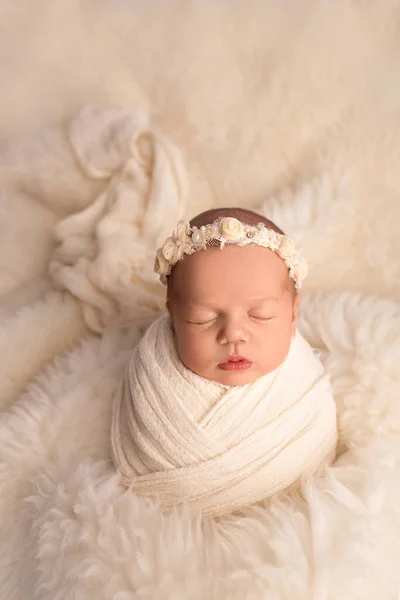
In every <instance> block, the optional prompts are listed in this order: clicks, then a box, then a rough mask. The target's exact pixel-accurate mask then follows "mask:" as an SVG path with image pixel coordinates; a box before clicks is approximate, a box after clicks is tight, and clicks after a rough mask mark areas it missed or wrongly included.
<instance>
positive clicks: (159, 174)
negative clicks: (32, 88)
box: [49, 107, 187, 333]
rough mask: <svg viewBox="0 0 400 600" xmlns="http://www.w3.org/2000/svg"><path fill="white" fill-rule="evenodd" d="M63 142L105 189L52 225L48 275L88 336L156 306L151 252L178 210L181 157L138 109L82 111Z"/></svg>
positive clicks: (183, 191) (182, 205)
mask: <svg viewBox="0 0 400 600" xmlns="http://www.w3.org/2000/svg"><path fill="white" fill-rule="evenodd" d="M69 139H70V143H71V146H72V148H73V150H74V152H75V154H76V156H77V159H78V161H79V163H80V165H81V167H82V168H83V169H84V170H85V172H86V173H87V174H88V175H89V176H90V177H93V178H97V179H102V180H104V182H105V188H104V189H103V191H102V192H101V193H100V195H99V196H98V197H97V198H96V199H95V200H94V201H93V202H92V203H91V204H89V206H88V207H87V208H85V209H83V210H81V211H80V212H78V213H75V214H72V215H70V216H68V217H66V218H65V219H63V220H62V221H60V222H59V223H58V224H57V226H56V228H55V240H56V243H57V247H56V248H55V250H54V252H53V256H52V260H51V262H50V266H49V272H50V275H51V277H52V278H53V281H54V282H55V283H56V284H57V285H58V286H59V287H61V288H62V289H67V290H68V291H69V292H70V293H71V294H73V296H75V297H76V298H77V299H78V300H79V301H80V302H81V303H82V307H83V313H84V318H85V321H86V324H87V325H88V327H89V328H90V329H91V330H93V331H94V332H97V333H101V332H102V331H103V330H104V328H105V327H106V326H108V325H121V324H126V323H127V322H132V321H133V320H134V321H136V322H149V321H151V319H152V318H154V316H155V315H157V314H159V313H160V312H162V310H163V303H164V292H163V290H162V289H161V286H159V284H158V282H157V279H156V277H155V276H154V274H153V270H152V266H153V254H154V248H157V247H158V246H159V245H160V244H161V242H162V241H163V240H164V239H165V238H166V237H167V236H168V235H169V233H170V231H171V230H172V229H173V227H174V226H175V224H176V222H177V220H178V219H179V218H180V217H181V216H183V214H184V211H185V210H186V197H187V181H186V171H185V167H184V165H183V162H182V157H181V154H180V152H179V150H178V149H177V148H176V147H175V146H174V145H173V144H172V143H171V142H170V141H169V140H167V139H166V138H165V137H163V136H162V135H161V134H159V133H158V132H156V131H153V130H152V129H151V127H150V125H149V122H148V117H147V116H146V115H144V114H143V113H141V112H140V111H127V110H123V109H108V110H105V109H99V108H93V107H85V108H83V109H82V111H81V112H80V113H79V114H78V115H77V116H76V117H75V119H73V120H72V122H71V124H70V128H69ZM129 307H132V308H131V309H130V310H129Z"/></svg>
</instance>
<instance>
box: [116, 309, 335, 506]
mask: <svg viewBox="0 0 400 600" xmlns="http://www.w3.org/2000/svg"><path fill="white" fill-rule="evenodd" d="M336 438H337V429H336V410H335V404H334V400H333V397H332V391H331V387H330V383H329V379H328V377H327V375H326V374H325V373H324V369H323V366H322V364H321V363H320V361H319V359H318V358H317V357H316V356H315V353H314V352H313V350H312V348H311V347H310V346H309V344H308V343H307V342H306V341H305V340H304V338H303V337H302V336H301V335H300V334H299V333H296V335H295V337H294V338H293V340H292V344H291V349H290V351H289V354H288V356H287V358H286V360H285V361H284V362H283V363H282V364H281V365H280V366H279V368H278V369H276V370H275V371H274V372H272V373H269V374H268V375H265V376H264V377H261V378H260V379H258V380H256V381H255V382H253V383H250V384H247V385H244V386H240V387H227V386H223V385H221V384H219V383H214V382H212V381H208V380H206V379H203V378H202V377H199V376H198V375H196V374H195V373H193V372H191V371H189V370H188V369H186V368H185V366H184V365H183V364H182V362H181V361H180V359H179V357H178V355H177V352H176V349H175V344H174V339H173V333H172V328H171V321H170V318H169V317H168V316H163V317H161V318H159V319H158V320H157V321H155V322H154V323H153V324H152V325H151V326H150V328H149V329H148V330H147V332H146V333H145V335H144V337H143V338H142V340H141V341H140V343H139V344H138V346H137V347H136V348H135V350H134V352H133V355H132V358H131V360H130V363H129V366H128V369H127V372H126V376H125V380H124V382H123V384H122V385H121V386H120V389H119V391H118V393H117V396H116V398H115V404H114V414H113V423H112V447H113V458H114V462H115V465H116V467H117V469H118V470H119V472H120V473H121V482H122V484H123V485H125V486H127V487H130V488H131V489H132V490H133V491H134V492H135V493H137V494H139V495H141V496H147V497H151V498H157V499H158V500H159V501H160V502H161V504H162V506H164V507H168V508H172V507H176V506H182V505H187V506H189V508H190V509H191V511H192V512H193V513H202V514H212V515H221V514H225V513H228V512H231V511H233V510H235V509H239V508H242V507H245V506H248V505H250V504H252V503H254V502H257V501H259V500H262V499H264V498H267V497H268V496H271V495H272V494H275V493H277V492H279V491H281V490H283V489H285V488H287V487H288V486H290V485H291V484H292V483H294V482H295V481H296V480H297V479H298V478H299V477H300V476H302V475H303V474H312V473H314V472H315V471H316V470H317V469H318V467H319V466H320V465H321V463H323V462H324V461H325V460H326V459H327V458H328V456H330V455H331V454H332V452H333V451H334V448H335V445H336Z"/></svg>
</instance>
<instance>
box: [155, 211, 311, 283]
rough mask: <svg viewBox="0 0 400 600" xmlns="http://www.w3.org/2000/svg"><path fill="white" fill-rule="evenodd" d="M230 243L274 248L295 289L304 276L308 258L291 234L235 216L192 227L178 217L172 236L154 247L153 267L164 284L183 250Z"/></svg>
mask: <svg viewBox="0 0 400 600" xmlns="http://www.w3.org/2000/svg"><path fill="white" fill-rule="evenodd" d="M230 244H235V245H237V246H247V245H249V244H253V245H255V246H261V247H263V248H269V249H270V250H272V251H273V252H276V254H278V256H280V258H282V260H283V261H284V262H285V264H286V266H287V268H288V269H289V276H290V277H291V278H292V279H293V281H294V283H295V287H296V289H300V288H301V284H302V282H303V280H304V279H305V278H306V277H307V272H308V265H307V261H306V260H305V258H304V257H303V255H302V253H301V252H300V251H299V250H296V247H295V244H294V242H293V240H292V239H291V238H290V237H288V236H287V235H282V234H280V233H277V232H276V231H274V230H273V229H269V228H268V227H266V226H265V225H264V223H258V225H248V224H247V223H242V222H241V221H239V220H238V219H235V218H234V217H224V218H219V219H216V220H215V221H214V222H213V223H210V224H209V225H202V226H201V227H199V228H198V227H195V226H194V227H191V226H190V223H189V222H188V221H179V222H178V224H177V226H176V229H175V231H174V232H173V234H172V236H170V237H169V238H167V239H166V240H165V242H164V245H163V246H162V248H159V249H158V250H157V254H156V260H155V265H154V271H155V272H156V273H157V274H158V275H159V276H160V280H161V282H162V283H163V284H164V285H166V284H167V278H168V275H169V274H170V273H171V270H172V267H173V266H174V265H176V263H177V262H179V261H180V260H182V258H183V257H184V256H185V254H187V255H190V254H193V253H194V252H197V251H198V250H206V248H207V246H218V245H219V246H220V248H221V250H222V249H223V248H224V246H225V245H230Z"/></svg>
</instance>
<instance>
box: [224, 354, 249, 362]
mask: <svg viewBox="0 0 400 600" xmlns="http://www.w3.org/2000/svg"><path fill="white" fill-rule="evenodd" d="M226 362H249V361H248V360H247V358H244V357H243V356H239V354H234V355H233V356H230V357H229V358H228V360H227V361H226Z"/></svg>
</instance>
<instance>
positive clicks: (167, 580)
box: [0, 0, 400, 600]
mask: <svg viewBox="0 0 400 600" xmlns="http://www.w3.org/2000/svg"><path fill="white" fill-rule="evenodd" d="M1 9H2V16H3V17H4V19H3V23H4V28H3V29H2V35H1V36H0V66H1V72H2V94H1V98H0V106H1V111H0V142H1V145H0V152H1V157H2V160H1V167H0V182H1V193H0V245H1V252H0V298H1V304H0V356H1V368H0V409H1V412H0V548H1V550H0V599H1V600H28V599H29V600H65V599H68V600H70V599H71V600H93V599H94V598H95V599H96V600H97V599H99V600H100V599H101V600H111V599H112V600H128V599H129V600H130V599H132V600H133V599H134V598H143V599H148V600H157V599H160V600H161V599H162V600H164V599H167V598H168V599H173V600H181V599H182V600H192V599H193V600H197V599H198V600H204V599H207V600H208V599H210V600H231V599H238V600H239V599H240V600H243V599H249V600H296V599H298V600H338V599H340V600H358V599H359V598H362V599H363V600H372V599H373V600H376V599H377V598H379V600H398V597H399V590H400V568H399V566H400V559H399V556H400V509H399V506H400V466H399V465H400V404H399V397H400V371H399V367H398V365H399V363H400V305H399V301H400V286H399V281H400V262H399V260H398V256H399V255H400V241H399V240H400V237H399V235H398V221H399V208H398V190H399V188H400V170H399V169H398V159H399V153H400V129H399V128H398V127H397V123H398V120H399V117H400V89H399V86H398V83H397V80H398V77H397V72H398V60H399V56H400V42H399V40H400V36H399V33H400V30H399V23H400V4H399V2H398V0H388V1H387V2H382V3H377V2H372V1H365V2H358V1H356V0H354V1H353V0H351V1H346V2H345V1H344V0H343V1H339V2H318V1H316V0H304V2H301V3H298V2H294V1H293V0H285V1H283V2H282V1H279V2H278V1H275V0H267V1H265V0H249V1H248V2H241V1H240V0H233V2H225V0H217V1H214V0H205V1H204V2H196V1H195V0H193V1H192V0H183V1H182V0H171V1H169V2H164V1H162V0H156V1H154V2H145V1H144V0H132V1H131V2H127V1H126V0H113V1H111V0H103V1H102V2H97V1H96V2H95V1H94V0H93V1H92V0H89V1H88V2H85V3H82V2H79V0H76V1H75V0H72V1H71V2H68V4H66V3H65V2H63V1H62V0H38V1H37V2H35V3H34V4H32V3H31V2H29V1H28V0H20V1H19V2H18V3H15V2H14V1H12V0H3V2H2V6H1ZM16 40H18V43H16ZM84 105H92V108H86V109H84V110H83V111H82V109H81V107H82V106H84ZM101 106H108V107H114V108H107V109H102V108H101ZM110 111H111V112H110ZM139 113H140V114H142V115H144V121H143V122H142V121H141V122H140V123H141V125H140V127H142V129H140V128H139V127H138V128H136V129H135V127H136V126H135V127H133V126H132V123H136V124H137V123H138V121H137V115H138V114H139ZM93 115H95V117H96V118H95V122H96V123H97V125H99V124H100V125H99V127H97V126H96V128H95V129H93V127H92V124H91V125H90V127H89V126H88V123H89V121H90V119H92V117H93ZM82 119H83V120H82ZM121 119H122V121H121ZM124 119H126V120H125V121H124ZM77 123H79V124H80V125H79V127H78V128H77V127H76V125H77ZM90 123H92V121H90ZM106 123H108V125H107V126H106ZM121 123H122V126H121ZM139 129H140V132H141V133H140V135H139V136H137V135H136V134H137V133H138V131H139ZM95 130H96V132H97V133H96V135H92V134H93V132H94V131H95ZM74 132H75V133H74ZM77 132H78V133H77ZM121 132H122V133H121ZM124 132H128V133H129V135H126V136H125V133H124ZM135 132H136V133H135ZM86 134H88V135H87V137H86V138H85V135H86ZM135 136H136V137H135ZM82 140H86V141H88V140H89V141H91V142H92V144H86V142H85V143H84V144H83V145H82V144H81V143H80V142H81V141H82ZM135 140H136V142H137V144H136V142H135V143H134V141H135ZM142 142H144V143H142ZM82 148H83V149H84V152H81V151H80V149H82ZM99 157H100V159H101V160H100V163H99ZM157 157H158V159H157V160H156V158H157ZM104 158H105V159H106V161H107V169H108V171H107V172H105V171H104V164H105V163H104V162H102V161H103V159H104ZM116 158H117V159H118V160H116ZM110 160H111V162H110ZM94 163H95V167H96V168H95V169H94V170H93V169H92V168H88V165H92V166H93V164H94ZM99 164H100V167H101V166H102V168H103V171H102V170H101V168H100V167H99ZM186 179H187V182H188V192H187V194H186V183H185V181H186ZM156 184H159V185H158V187H157V185H156ZM124 186H127V188H125V187H124ZM163 189H168V190H169V192H168V201H165V202H164V201H163V198H164V196H163ZM127 190H128V191H127ZM152 202H153V204H152ZM154 203H155V204H154ZM235 204H239V205H241V206H247V207H252V208H255V209H258V210H260V211H262V212H263V213H264V214H266V215H268V217H269V218H272V219H273V220H275V221H276V222H277V223H278V224H279V226H280V227H282V228H283V229H284V230H286V231H287V232H288V233H289V234H290V235H292V236H293V237H294V239H295V240H296V242H297V243H298V244H299V245H300V246H302V247H303V250H304V253H305V254H306V255H307V257H308V259H309V262H310V277H309V279H308V280H307V286H306V289H305V293H304V296H303V298H302V303H301V318H300V323H299V327H300V329H301V331H302V333H303V334H304V335H305V337H306V338H307V339H308V340H309V341H310V342H311V344H312V345H314V346H315V347H316V348H319V349H320V351H321V356H322V359H323V361H324V363H325V365H326V368H327V369H328V371H329V372H330V373H331V376H332V384H333V388H334V393H335V400H336V402H337V407H338V414H339V428H340V445H339V456H338V459H337V461H336V463H335V465H334V466H333V467H332V469H330V470H329V471H328V473H327V474H326V476H324V477H323V478H321V479H316V480H315V481H313V482H312V483H310V484H309V485H307V486H304V487H303V489H302V491H301V494H299V495H282V496H279V497H277V498H274V499H272V500H271V501H269V502H266V503H265V506H262V507H258V508H254V507H253V508H249V509H246V510H245V511H244V512H243V514H240V515H235V516H230V517H227V518H225V519H219V520H215V519H214V520H213V519H205V520H200V519H199V520H197V521H193V520H190V519H189V517H188V515H187V514H185V513H182V512H174V513H172V514H170V515H162V513H161V512H160V511H159V509H158V507H157V506H156V505H154V504H153V503H150V502H147V501H146V500H143V499H138V498H135V497H134V496H133V495H132V494H128V493H124V492H123V491H122V490H121V489H120V488H119V486H118V482H117V478H116V476H115V473H114V470H113V468H112V465H111V461H110V438H109V427H110V413H111V398H112V395H113V392H114V390H115V388H116V386H117V385H118V382H119V380H120V377H121V374H122V372H123V370H124V368H125V365H126V362H127V360H128V357H129V355H130V351H131V348H132V346H133V344H134V343H135V342H136V341H137V339H138V336H139V335H140V332H141V328H142V327H143V326H145V325H146V323H147V322H148V321H149V320H151V319H152V318H153V317H154V315H156V314H158V313H159V311H160V310H161V308H162V304H163V296H162V294H161V293H160V288H157V287H153V283H152V281H151V275H150V273H151V266H152V265H151V259H150V256H151V248H152V245H153V243H156V240H157V239H158V236H161V235H163V234H164V233H166V235H168V234H169V229H168V228H169V226H170V222H172V221H174V219H175V217H177V215H178V213H179V212H181V213H183V214H184V215H185V216H187V217H190V216H192V215H193V214H194V213H196V212H198V211H200V210H204V209H206V208H210V207H212V206H222V205H235ZM155 205H156V207H157V214H158V215H159V216H161V219H160V218H159V219H158V220H157V221H156V222H154V223H153V221H152V220H151V215H152V214H153V213H152V209H151V207H153V209H154V206H155ZM172 206H173V209H172V208H171V207H172ZM86 210H87V211H88V212H85V211H86ZM96 211H97V212H96ZM94 212H95V213H96V214H95V216H94V218H91V217H93V214H94ZM88 214H89V216H90V215H91V217H90V218H86V217H87V215H88ZM71 215H72V216H71ZM69 216H71V219H70V220H68V217H69ZM164 216H165V218H163V217H164ZM82 224H84V226H82ZM106 225H107V226H106ZM128 225H129V226H128ZM129 227H131V229H129ZM164 227H165V232H164V229H163V228H164ZM167 229H168V231H167ZM121 232H123V234H122V233H121ZM133 232H134V235H132V234H133ZM143 232H145V233H144V234H143ZM113 236H114V237H113ZM115 240H117V241H118V245H117V246H113V244H114V242H115ZM135 244H136V245H135ZM116 247H118V253H116V252H113V248H114V249H115V248H116ZM117 254H118V256H117ZM118 257H122V258H123V259H122V260H119V259H118ZM129 257H130V258H131V259H132V261H133V262H132V263H129V264H130V267H131V268H130V270H129V269H127V264H128V262H127V261H128V259H129ZM54 261H55V262H54ZM50 262H52V265H53V269H52V270H51V276H49V265H50ZM54 265H55V266H56V271H57V273H58V274H62V277H61V276H60V277H57V276H56V275H55V272H56V271H55V269H54ZM132 266H134V268H133V269H132ZM132 274H133V277H132ZM56 288H58V289H56ZM60 288H61V289H60ZM379 297H380V298H379ZM138 317H140V319H139V320H138ZM127 325H128V327H127V328H126V326H127ZM121 326H124V328H121ZM103 330H104V334H102V335H99V334H98V333H101V332H102V331H103ZM93 331H96V332H98V333H96V334H93ZM74 345H75V348H74V349H73V350H72V351H71V348H72V347H73V346H74ZM67 351H68V353H66V352H67ZM46 365H47V366H46Z"/></svg>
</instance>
